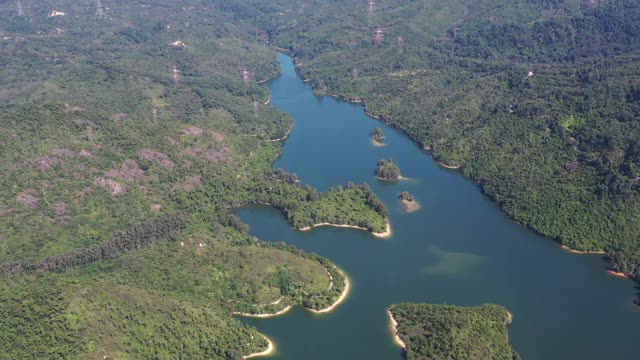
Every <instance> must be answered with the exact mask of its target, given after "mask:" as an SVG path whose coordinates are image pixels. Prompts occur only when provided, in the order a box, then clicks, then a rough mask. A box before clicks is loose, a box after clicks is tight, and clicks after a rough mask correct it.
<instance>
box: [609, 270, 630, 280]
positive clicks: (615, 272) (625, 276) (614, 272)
mask: <svg viewBox="0 0 640 360" xmlns="http://www.w3.org/2000/svg"><path fill="white" fill-rule="evenodd" d="M607 272H608V273H609V274H611V275H613V276H616V277H621V278H625V279H628V278H629V276H628V275H627V274H625V273H621V272H618V271H613V270H607Z"/></svg>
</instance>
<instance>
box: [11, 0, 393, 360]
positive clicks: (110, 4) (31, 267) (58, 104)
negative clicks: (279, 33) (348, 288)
mask: <svg viewBox="0 0 640 360" xmlns="http://www.w3.org/2000/svg"><path fill="white" fill-rule="evenodd" d="M98 4H100V7H97V5H98ZM234 17H235V13H233V12H229V9H227V7H226V5H225V4H224V3H218V2H211V1H186V0H182V1H177V2H176V1H164V0H158V1H153V2H149V3H145V2H137V1H107V0H105V1H102V2H96V1H93V0H83V1H70V0H58V1H46V2H41V1H30V0H23V1H20V2H15V1H3V2H0V74H1V76H0V167H2V169H3V171H2V172H0V272H1V274H0V277H1V283H2V290H0V343H1V344H4V345H6V346H1V347H0V358H3V359H27V358H33V359H36V358H37V359H62V358H64V359H94V358H100V359H109V358H112V359H141V358H150V359H151V358H153V359H176V358H184V359H240V358H242V357H243V356H246V355H248V354H250V353H255V352H259V351H261V350H263V349H264V348H265V347H266V345H267V342H266V340H264V338H263V337H262V336H260V335H259V334H258V333H257V332H256V331H255V330H254V329H253V328H251V327H248V326H245V325H243V324H242V323H241V322H240V321H238V320H237V319H236V318H234V317H233V316H232V314H233V313H251V314H253V313H261V312H276V311H280V310H282V309H284V308H287V307H288V306H294V305H301V306H306V307H309V308H311V309H321V308H324V307H326V306H328V305H329V304H331V303H332V302H333V301H335V299H337V298H338V297H339V295H340V293H341V291H342V290H343V289H342V287H341V286H340V285H341V284H342V282H340V281H337V280H336V281H337V285H336V286H333V283H332V279H340V277H341V275H340V274H341V272H340V271H339V270H338V269H337V268H336V267H335V265H333V264H332V263H331V262H330V261H328V260H327V259H324V258H321V257H318V256H315V255H309V254H305V253H303V252H301V251H298V250H296V249H294V248H291V247H286V246H273V245H267V244H264V243H262V242H260V241H259V240H257V239H255V238H251V237H250V236H249V235H248V227H247V225H246V224H243V223H242V222H241V221H240V220H239V219H238V218H237V217H235V216H233V215H232V214H231V211H232V210H234V209H237V208H238V207H241V206H245V205H250V204H258V203H260V204H268V205H271V206H274V207H276V208H277V209H279V210H280V211H282V213H283V214H284V215H285V216H286V217H287V219H288V220H289V221H290V222H291V224H292V226H295V227H296V228H303V227H307V226H311V225H314V224H316V223H318V222H335V223H338V224H349V225H357V226H361V227H363V228H366V229H368V230H370V231H372V232H375V231H384V230H385V227H386V211H385V209H384V207H383V206H382V204H381V203H380V201H379V200H378V199H377V197H376V196H375V194H373V192H372V191H371V189H369V188H368V187H367V186H360V185H359V186H356V185H353V184H350V185H349V186H346V187H344V188H336V189H334V190H332V191H331V192H329V193H327V194H321V193H318V192H317V191H316V190H315V189H313V188H311V187H305V188H302V187H300V186H299V185H297V184H296V176H295V175H294V174H288V173H285V172H283V171H274V170H272V169H271V165H272V163H273V161H274V160H275V159H276V157H277V156H278V153H279V151H280V142H279V141H280V140H281V139H283V138H284V137H285V136H286V134H287V133H288V132H289V130H290V129H291V127H292V125H293V124H292V119H291V118H290V117H289V116H287V115H286V114H284V113H282V112H280V111H277V110H275V109H272V108H270V107H268V106H266V105H265V103H266V102H267V100H268V98H269V94H268V90H267V89H266V88H265V87H264V86H262V85H260V84H259V82H262V81H264V80H267V79H269V78H272V77H275V76H277V74H278V67H277V63H276V62H275V54H276V53H275V51H274V50H272V49H269V48H268V47H267V46H265V43H264V42H265V40H266V38H265V34H264V33H263V32H260V31H257V30H258V29H256V28H255V27H254V26H252V25H249V24H247V23H243V22H238V21H236V20H235V19H234Z"/></svg>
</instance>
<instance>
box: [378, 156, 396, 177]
mask: <svg viewBox="0 0 640 360" xmlns="http://www.w3.org/2000/svg"><path fill="white" fill-rule="evenodd" d="M376 176H377V177H378V179H382V180H398V179H400V168H398V165H396V164H395V163H394V162H393V161H392V160H391V159H382V160H380V161H378V168H377V169H376Z"/></svg>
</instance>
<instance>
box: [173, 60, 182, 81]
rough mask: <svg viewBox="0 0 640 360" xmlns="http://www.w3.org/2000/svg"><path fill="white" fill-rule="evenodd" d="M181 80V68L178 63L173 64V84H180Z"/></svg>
mask: <svg viewBox="0 0 640 360" xmlns="http://www.w3.org/2000/svg"><path fill="white" fill-rule="evenodd" d="M179 82H180V70H178V67H177V66H176V65H173V86H178V83H179Z"/></svg>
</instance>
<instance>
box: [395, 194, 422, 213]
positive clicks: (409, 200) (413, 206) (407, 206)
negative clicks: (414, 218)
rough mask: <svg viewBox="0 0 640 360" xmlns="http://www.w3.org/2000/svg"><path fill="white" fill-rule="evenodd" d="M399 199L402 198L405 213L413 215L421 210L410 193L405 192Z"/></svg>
mask: <svg viewBox="0 0 640 360" xmlns="http://www.w3.org/2000/svg"><path fill="white" fill-rule="evenodd" d="M398 197H399V198H400V202H401V203H402V207H403V208H404V211H406V212H408V213H411V212H414V211H418V210H419V209H420V203H418V201H416V199H415V198H414V197H413V195H411V194H410V193H409V192H407V191H403V192H402V193H400V196H398Z"/></svg>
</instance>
